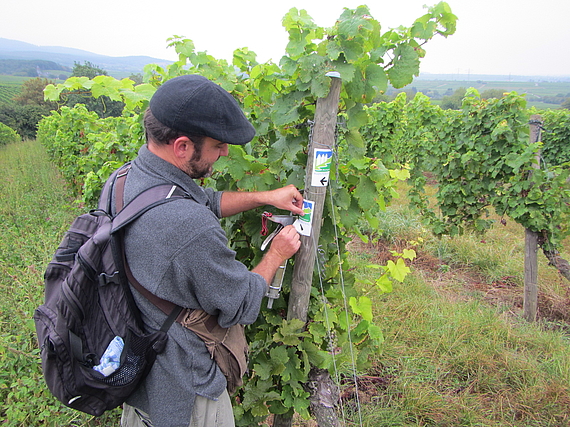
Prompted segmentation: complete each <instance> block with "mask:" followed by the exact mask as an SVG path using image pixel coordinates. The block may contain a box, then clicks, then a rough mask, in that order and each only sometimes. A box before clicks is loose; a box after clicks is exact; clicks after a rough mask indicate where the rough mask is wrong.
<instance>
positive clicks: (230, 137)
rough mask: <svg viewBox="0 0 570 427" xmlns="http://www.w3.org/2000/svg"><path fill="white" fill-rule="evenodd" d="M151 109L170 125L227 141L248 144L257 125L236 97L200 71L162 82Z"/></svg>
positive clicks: (151, 101)
mask: <svg viewBox="0 0 570 427" xmlns="http://www.w3.org/2000/svg"><path fill="white" fill-rule="evenodd" d="M149 107H150V110H151V111H152V114H153V115H154V117H156V119H157V120H158V121H160V122H161V123H162V124H164V125H165V126H168V127H169V128H171V129H175V130H178V131H180V132H184V133H187V134H191V135H202V136H209V137H211V138H214V139H217V140H218V141H221V142H226V143H228V144H237V145H243V144H247V143H248V142H249V141H251V140H252V139H253V137H254V136H255V129H254V127H253V126H252V124H251V123H250V122H249V121H248V120H247V118H246V117H245V115H244V113H243V111H242V110H241V108H240V106H239V105H238V103H237V101H236V100H235V99H234V97H233V96H232V95H230V94H229V93H228V92H227V91H225V90H224V89H223V88H222V87H220V86H218V85H217V84H215V83H214V82H212V81H210V80H208V79H207V78H205V77H203V76H199V75H197V74H188V75H184V76H180V77H175V78H173V79H170V80H168V81H166V82H165V83H163V84H162V86H160V87H159V88H158V89H157V90H156V92H155V93H154V95H153V96H152V98H151V100H150V105H149Z"/></svg>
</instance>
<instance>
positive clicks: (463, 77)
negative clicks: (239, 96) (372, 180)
mask: <svg viewBox="0 0 570 427" xmlns="http://www.w3.org/2000/svg"><path fill="white" fill-rule="evenodd" d="M0 40H6V41H8V42H16V43H17V44H23V45H25V46H26V47H27V48H26V49H24V50H6V51H2V50H1V48H0V60H1V59H14V58H1V56H2V53H3V52H4V55H6V52H14V53H21V52H28V53H32V52H36V51H34V50H31V49H30V48H29V47H30V46H34V47H37V48H38V49H39V50H38V51H37V52H38V53H44V54H45V53H52V52H53V53H54V54H60V55H61V54H63V55H72V54H73V52H77V54H78V55H80V54H86V55H89V56H94V57H101V58H112V59H122V58H149V59H152V60H158V61H164V62H169V63H172V62H174V61H172V60H169V59H165V58H156V57H151V56H148V55H126V56H112V55H104V54H98V53H95V52H91V51H89V50H86V49H80V48H73V47H68V46H52V45H37V44H34V43H28V42H25V41H22V40H16V39H8V38H6V37H0ZM49 49H53V51H50V50H49ZM23 60H28V59H23ZM35 60H45V59H41V58H35ZM53 62H56V63H58V62H57V61H56V60H53ZM58 64H59V63H58ZM59 65H62V66H65V65H63V64H59ZM94 65H98V64H94ZM429 76H433V77H434V78H432V79H429V78H427V77H429ZM436 76H441V77H442V78H441V80H457V81H471V80H473V81H477V80H481V79H484V80H488V79H489V78H490V77H495V78H500V80H496V81H517V80H519V79H533V78H535V79H562V80H563V81H570V73H569V74H561V75H555V74H544V75H532V74H519V73H508V74H505V73H485V74H482V73H471V72H469V71H468V72H463V73H461V72H457V71H456V70H454V71H452V70H450V71H448V72H431V71H423V70H422V69H421V66H420V74H419V76H417V77H415V78H414V80H422V79H425V80H440V78H435V77H436ZM452 76H455V79H453V78H451V77H452ZM504 79H507V80H504ZM527 81H528V80H527ZM530 81H532V80H530Z"/></svg>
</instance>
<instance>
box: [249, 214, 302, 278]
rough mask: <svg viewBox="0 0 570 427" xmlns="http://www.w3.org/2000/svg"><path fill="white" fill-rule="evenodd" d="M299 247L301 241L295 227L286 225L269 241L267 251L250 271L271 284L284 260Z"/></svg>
mask: <svg viewBox="0 0 570 427" xmlns="http://www.w3.org/2000/svg"><path fill="white" fill-rule="evenodd" d="M300 247H301V239H300V237H299V233H297V230H295V227H293V226H292V225H288V226H286V227H284V228H283V230H281V232H280V233H279V234H277V236H275V237H274V238H273V240H272V241H271V246H270V247H269V250H268V251H267V253H266V254H265V256H264V257H263V259H262V260H261V262H260V263H259V264H257V266H256V267H255V268H254V269H253V270H251V271H253V272H254V273H257V274H259V275H261V276H263V278H264V279H265V281H266V282H267V284H269V283H271V281H272V280H273V276H275V272H276V271H277V269H278V268H279V266H280V265H281V264H283V262H284V261H285V260H288V259H289V258H291V257H292V256H293V255H295V253H297V251H298V250H299V248H300Z"/></svg>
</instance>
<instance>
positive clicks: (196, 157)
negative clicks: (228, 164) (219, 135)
mask: <svg viewBox="0 0 570 427" xmlns="http://www.w3.org/2000/svg"><path fill="white" fill-rule="evenodd" d="M227 155H228V144H227V143H225V142H220V141H218V140H216V139H214V138H210V137H205V138H204V143H203V144H202V146H201V147H200V149H198V150H196V149H194V152H193V153H192V157H191V158H190V160H188V162H187V163H186V165H185V168H184V172H186V173H187V174H188V175H189V176H190V178H193V179H200V178H207V177H209V176H210V175H212V167H213V166H214V163H216V160H218V159H219V158H220V157H221V156H227Z"/></svg>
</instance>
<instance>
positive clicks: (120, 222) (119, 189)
mask: <svg viewBox="0 0 570 427" xmlns="http://www.w3.org/2000/svg"><path fill="white" fill-rule="evenodd" d="M130 168H131V165H130V163H128V164H126V165H124V166H123V167H121V168H120V169H119V170H118V171H116V172H115V173H114V174H113V175H111V178H112V179H111V178H110V179H109V181H116V182H115V183H114V186H115V205H116V212H117V214H116V215H115V217H114V218H113V227H112V229H111V233H116V232H117V231H120V230H122V229H123V227H125V226H126V225H128V224H130V223H131V222H133V221H134V220H135V219H137V218H138V217H139V216H141V215H142V214H143V213H144V212H146V211H147V210H149V209H151V208H153V207H155V206H158V205H161V204H163V203H166V202H168V201H171V200H175V199H179V198H191V197H190V195H189V194H188V193H186V192H185V191H183V190H182V189H181V188H180V187H178V186H177V185H171V184H161V185H157V186H155V187H151V188H149V189H147V190H145V191H143V192H142V193H141V194H139V195H138V196H137V197H135V198H134V199H133V200H131V201H130V202H129V203H128V204H127V205H126V206H123V204H124V190H125V181H126V178H127V173H128V172H129V170H130ZM105 187H107V184H106V185H105ZM103 197H106V198H107V199H108V201H109V203H110V200H109V199H110V190H109V189H108V190H107V193H104V194H102V195H101V198H102V199H103ZM122 238H123V236H122V233H120V240H121V242H120V243H121V245H120V246H121V249H120V254H118V255H119V256H120V257H121V261H122V267H123V269H124V273H125V274H126V277H127V279H128V281H129V283H130V284H131V285H132V286H133V287H134V288H135V289H136V290H137V291H138V292H139V293H140V294H141V295H143V296H144V297H145V298H146V299H148V300H149V301H150V302H152V303H153V304H154V305H155V306H156V307H158V308H159V309H160V310H161V311H162V312H163V313H165V314H167V315H168V317H167V318H166V320H165V321H164V323H163V324H162V326H161V328H160V330H161V331H163V332H166V331H168V329H170V327H171V326H172V324H173V323H174V322H175V321H178V322H181V321H182V319H183V318H184V317H185V314H186V313H187V311H188V310H187V309H186V310H185V309H183V307H181V306H179V305H176V304H174V303H172V302H170V301H167V300H164V299H162V298H160V297H158V296H156V295H154V294H153V293H152V292H150V291H149V290H148V289H146V288H145V287H144V286H143V285H141V284H140V282H139V281H138V280H137V279H136V278H135V277H134V275H133V273H132V271H131V269H130V267H129V264H128V262H127V259H126V256H125V249H124V246H123V245H122Z"/></svg>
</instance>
